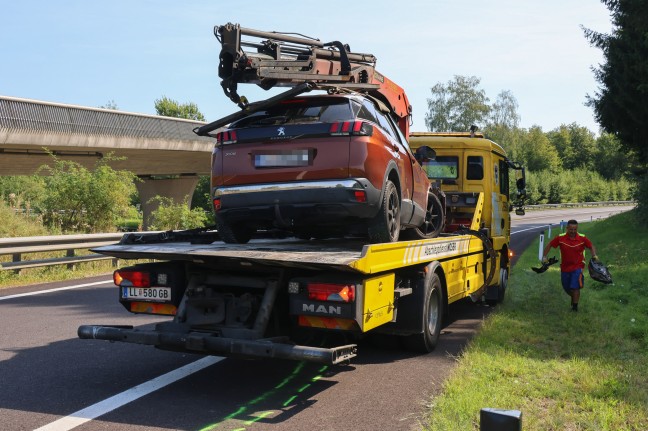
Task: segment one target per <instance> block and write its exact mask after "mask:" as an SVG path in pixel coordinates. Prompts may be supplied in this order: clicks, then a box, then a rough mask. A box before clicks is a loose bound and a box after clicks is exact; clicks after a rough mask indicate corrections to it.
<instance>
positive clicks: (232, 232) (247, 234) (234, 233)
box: [218, 221, 254, 244]
mask: <svg viewBox="0 0 648 431" xmlns="http://www.w3.org/2000/svg"><path fill="white" fill-rule="evenodd" d="M253 233H254V230H252V229H250V228H248V227H245V226H243V225H240V224H235V225H230V224H229V223H226V222H221V221H219V222H218V234H219V235H220V237H221V239H222V240H223V242H226V243H227V244H245V243H247V242H248V241H250V239H251V238H252V234H253Z"/></svg>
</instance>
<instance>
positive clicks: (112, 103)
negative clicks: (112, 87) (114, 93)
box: [99, 99, 119, 111]
mask: <svg viewBox="0 0 648 431" xmlns="http://www.w3.org/2000/svg"><path fill="white" fill-rule="evenodd" d="M99 107H100V108H101V109H112V110H113V111H117V110H118V109H119V107H118V106H117V104H116V103H115V101H114V100H112V99H110V100H109V101H108V103H106V104H105V105H101V106H99Z"/></svg>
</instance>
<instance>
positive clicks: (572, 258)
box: [542, 220, 598, 311]
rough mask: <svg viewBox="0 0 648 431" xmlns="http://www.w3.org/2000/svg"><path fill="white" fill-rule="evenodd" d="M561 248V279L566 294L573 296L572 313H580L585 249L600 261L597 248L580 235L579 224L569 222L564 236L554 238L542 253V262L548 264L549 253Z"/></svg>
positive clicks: (573, 221) (574, 221) (572, 221)
mask: <svg viewBox="0 0 648 431" xmlns="http://www.w3.org/2000/svg"><path fill="white" fill-rule="evenodd" d="M556 247H560V278H561V281H562V286H563V289H564V290H565V292H566V293H567V294H568V295H569V296H571V306H572V311H578V300H579V299H580V289H582V288H583V282H584V280H583V268H585V249H586V248H589V249H590V252H591V253H592V259H594V260H598V257H597V256H596V247H594V245H593V244H592V242H591V241H590V240H589V239H588V238H587V237H585V235H581V234H579V233H578V222H577V221H576V220H569V221H568V222H567V229H566V232H565V233H564V234H560V235H558V236H556V237H554V238H553V239H552V240H551V241H550V242H549V244H547V246H546V247H545V249H544V251H543V253H542V262H543V263H546V262H547V253H549V250H550V249H551V248H556Z"/></svg>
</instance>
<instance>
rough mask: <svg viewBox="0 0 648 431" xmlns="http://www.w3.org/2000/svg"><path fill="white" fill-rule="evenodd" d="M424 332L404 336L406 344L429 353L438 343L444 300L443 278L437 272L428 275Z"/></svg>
mask: <svg viewBox="0 0 648 431" xmlns="http://www.w3.org/2000/svg"><path fill="white" fill-rule="evenodd" d="M421 312H422V313H423V332H422V333H420V334H413V335H408V336H405V337H403V344H404V346H405V347H406V348H407V349H408V350H411V351H414V352H420V353H429V352H431V351H432V350H434V348H435V347H436V345H437V341H438V340H439V334H440V333H441V324H442V322H443V313H444V300H443V287H442V286H441V280H440V279H439V276H438V275H437V274H436V273H432V274H430V275H428V276H427V277H426V283H425V301H424V303H423V309H422V310H421Z"/></svg>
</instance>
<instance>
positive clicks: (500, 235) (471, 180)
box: [410, 132, 525, 300]
mask: <svg viewBox="0 0 648 431" xmlns="http://www.w3.org/2000/svg"><path fill="white" fill-rule="evenodd" d="M410 148H411V149H412V151H413V152H415V154H416V153H420V149H421V148H427V149H431V153H430V151H429V150H428V152H427V157H425V158H424V159H422V160H419V161H420V162H421V164H422V165H423V166H424V168H425V170H426V172H427V174H428V178H430V180H431V181H432V183H433V186H435V187H438V188H439V189H440V190H441V191H442V192H443V193H444V195H445V207H446V225H445V228H444V232H445V233H446V234H452V233H456V232H457V231H458V230H459V229H461V228H462V227H471V228H472V229H473V230H478V231H479V232H481V233H482V234H483V235H485V236H486V237H487V238H488V239H489V240H490V243H491V245H492V247H493V249H494V250H495V251H496V252H497V256H498V262H497V267H498V268H499V274H497V275H498V278H499V280H498V286H499V289H498V290H499V292H498V297H497V298H496V299H498V300H501V299H502V298H503V293H504V290H505V288H506V283H507V280H508V273H509V269H510V268H509V258H508V256H509V241H510V235H511V217H510V211H511V210H512V209H513V200H512V199H511V196H510V180H509V169H513V170H514V171H515V172H516V182H515V184H516V185H517V187H518V190H517V192H516V197H517V198H518V199H517V200H518V202H516V203H517V204H518V210H517V211H518V213H523V209H522V208H521V205H520V203H521V202H520V201H519V200H520V199H523V198H524V182H525V180H524V168H522V167H521V166H519V165H518V164H517V163H515V162H511V161H510V160H508V158H507V156H506V153H505V151H504V149H503V148H502V147H501V146H500V145H499V144H497V143H495V142H493V141H491V140H490V139H486V138H484V136H483V135H482V134H479V133H475V132H443V133H439V132H413V133H411V134H410ZM480 195H482V196H483V204H482V205H481V206H477V205H476V203H477V199H478V198H479V196H480ZM475 211H479V213H480V214H475ZM476 215H477V217H475V216H476ZM477 220H479V221H478V223H475V224H474V225H473V224H472V222H473V221H477ZM470 266H471V264H470V262H469V263H468V264H467V267H470ZM468 278H470V277H469V276H468ZM492 295H493V294H492V293H491V294H490V296H491V297H489V298H488V299H489V300H490V299H495V298H492ZM500 296H501V297H500Z"/></svg>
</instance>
